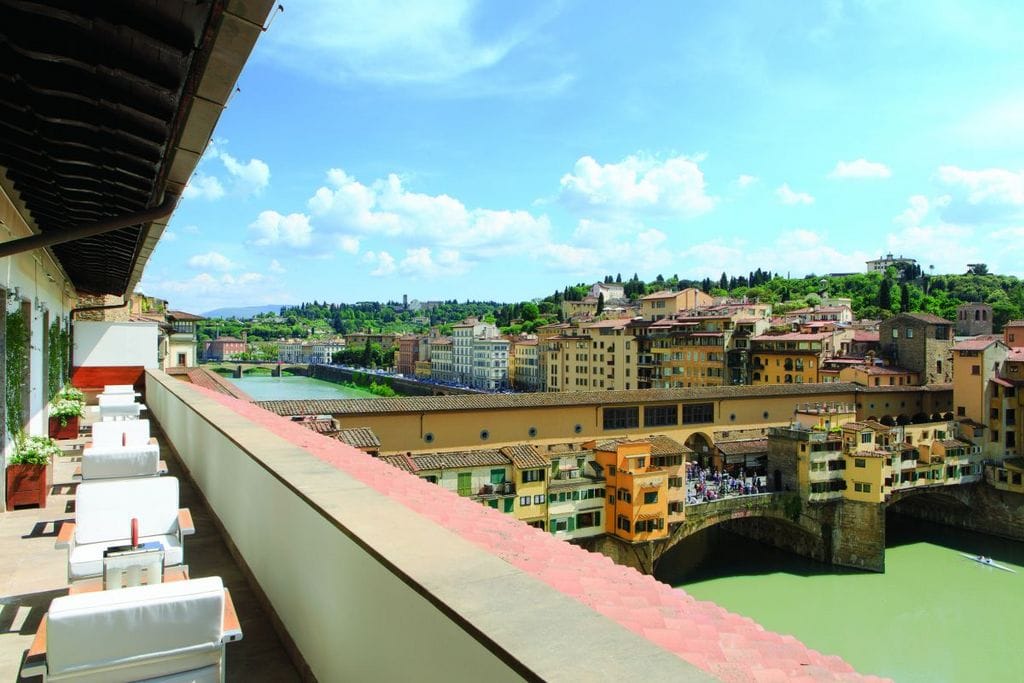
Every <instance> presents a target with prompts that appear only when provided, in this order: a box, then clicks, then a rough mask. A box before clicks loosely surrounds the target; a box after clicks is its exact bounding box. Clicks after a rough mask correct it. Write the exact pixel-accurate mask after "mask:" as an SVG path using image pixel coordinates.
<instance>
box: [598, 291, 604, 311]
mask: <svg viewBox="0 0 1024 683" xmlns="http://www.w3.org/2000/svg"><path fill="white" fill-rule="evenodd" d="M602 313H604V292H600V293H598V295H597V314H598V315H601V314H602Z"/></svg>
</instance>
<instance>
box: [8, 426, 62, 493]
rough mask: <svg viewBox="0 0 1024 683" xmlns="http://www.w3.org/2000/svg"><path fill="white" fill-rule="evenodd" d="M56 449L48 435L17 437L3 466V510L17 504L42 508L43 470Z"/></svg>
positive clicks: (44, 472) (44, 490)
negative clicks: (5, 480) (4, 478)
mask: <svg viewBox="0 0 1024 683" xmlns="http://www.w3.org/2000/svg"><path fill="white" fill-rule="evenodd" d="M59 454H60V447H58V446H57V443H56V442H55V441H54V440H53V439H51V438H50V437H48V436H20V437H17V440H16V441H15V445H14V453H13V454H12V455H11V458H10V460H9V461H8V463H7V509H8V510H12V509H14V507H15V506H17V505H38V506H39V507H41V508H44V507H46V490H47V484H46V482H47V469H48V467H49V464H50V460H51V459H52V458H53V457H55V456H57V455H59Z"/></svg>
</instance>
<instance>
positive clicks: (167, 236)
mask: <svg viewBox="0 0 1024 683" xmlns="http://www.w3.org/2000/svg"><path fill="white" fill-rule="evenodd" d="M160 239H161V240H163V241H164V242H173V241H174V240H176V239H178V233H176V232H174V231H173V230H164V234H162V235H160Z"/></svg>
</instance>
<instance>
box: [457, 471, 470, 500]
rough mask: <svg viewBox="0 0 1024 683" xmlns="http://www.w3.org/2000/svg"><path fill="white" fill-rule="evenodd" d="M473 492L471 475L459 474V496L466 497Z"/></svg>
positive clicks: (466, 473) (467, 473) (468, 473)
mask: <svg viewBox="0 0 1024 683" xmlns="http://www.w3.org/2000/svg"><path fill="white" fill-rule="evenodd" d="M472 492H473V473H472V472H459V495H460V496H468V495H470V494H471V493H472Z"/></svg>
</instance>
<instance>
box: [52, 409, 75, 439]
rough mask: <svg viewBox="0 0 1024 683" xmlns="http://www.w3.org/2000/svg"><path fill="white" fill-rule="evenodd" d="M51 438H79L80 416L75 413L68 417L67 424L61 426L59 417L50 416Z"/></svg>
mask: <svg viewBox="0 0 1024 683" xmlns="http://www.w3.org/2000/svg"><path fill="white" fill-rule="evenodd" d="M50 438H51V439H77V438H78V416H77V415H73V416H72V417H69V418H68V419H67V424H66V425H65V426H63V427H61V426H60V418H59V417H51V418H50Z"/></svg>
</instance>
